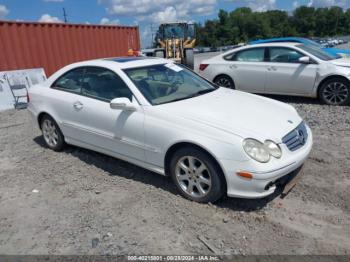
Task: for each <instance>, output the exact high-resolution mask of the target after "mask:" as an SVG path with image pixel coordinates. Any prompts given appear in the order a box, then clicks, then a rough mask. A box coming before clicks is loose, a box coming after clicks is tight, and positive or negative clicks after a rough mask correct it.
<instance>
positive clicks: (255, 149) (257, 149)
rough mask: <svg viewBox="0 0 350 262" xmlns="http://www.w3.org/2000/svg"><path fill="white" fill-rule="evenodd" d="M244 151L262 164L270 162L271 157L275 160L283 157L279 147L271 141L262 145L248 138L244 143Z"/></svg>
mask: <svg viewBox="0 0 350 262" xmlns="http://www.w3.org/2000/svg"><path fill="white" fill-rule="evenodd" d="M243 149H244V151H245V152H246V153H247V154H248V155H249V156H250V157H251V158H253V159H254V160H256V161H258V162H261V163H267V162H269V161H270V157H271V156H273V157H275V158H281V156H282V150H281V148H280V147H279V145H278V144H276V143H275V142H273V141H271V140H266V141H265V143H261V142H260V141H258V140H255V139H253V138H247V139H244V141H243Z"/></svg>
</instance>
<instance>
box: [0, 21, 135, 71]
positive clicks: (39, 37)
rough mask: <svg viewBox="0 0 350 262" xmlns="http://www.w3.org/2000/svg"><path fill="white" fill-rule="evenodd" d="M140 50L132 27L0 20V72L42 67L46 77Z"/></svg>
mask: <svg viewBox="0 0 350 262" xmlns="http://www.w3.org/2000/svg"><path fill="white" fill-rule="evenodd" d="M130 48H132V49H133V50H139V49H140V37H139V28H138V27H134V26H112V25H85V24H61V23H57V24H56V23H31V22H11V21H0V71H7V70H19V69H29V68H39V67H42V68H44V70H45V73H46V75H47V76H50V75H51V74H52V73H54V72H55V71H57V70H58V69H59V68H61V67H63V66H65V65H67V64H70V63H73V62H77V61H82V60H87V59H95V58H103V57H115V56H126V55H127V54H128V50H129V49H130Z"/></svg>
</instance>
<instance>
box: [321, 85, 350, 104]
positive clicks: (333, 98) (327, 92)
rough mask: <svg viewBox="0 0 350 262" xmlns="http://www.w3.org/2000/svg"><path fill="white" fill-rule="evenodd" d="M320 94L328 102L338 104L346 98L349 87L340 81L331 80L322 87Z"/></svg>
mask: <svg viewBox="0 0 350 262" xmlns="http://www.w3.org/2000/svg"><path fill="white" fill-rule="evenodd" d="M322 96H323V98H324V100H325V101H326V102H327V103H328V104H331V105H339V104H342V103H344V102H345V101H346V100H347V99H348V97H349V89H348V88H347V86H346V85H344V84H343V83H341V82H331V83H329V84H328V85H327V86H326V87H325V88H324V89H323V92H322Z"/></svg>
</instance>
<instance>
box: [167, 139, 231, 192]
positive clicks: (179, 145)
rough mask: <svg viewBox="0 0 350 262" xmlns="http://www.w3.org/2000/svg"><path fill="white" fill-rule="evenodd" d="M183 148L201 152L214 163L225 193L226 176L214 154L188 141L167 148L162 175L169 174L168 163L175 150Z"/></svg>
mask: <svg viewBox="0 0 350 262" xmlns="http://www.w3.org/2000/svg"><path fill="white" fill-rule="evenodd" d="M184 147H193V148H196V149H198V150H200V151H202V152H203V153H205V154H207V155H208V156H209V157H210V158H211V159H212V160H213V161H214V163H215V164H216V165H217V168H218V169H219V170H220V173H221V179H223V182H224V183H223V184H224V186H225V190H226V191H227V180H226V176H225V173H224V169H223V168H222V166H221V164H220V162H219V161H218V160H217V159H216V157H215V156H214V154H213V153H211V152H210V151H209V150H207V149H206V148H204V147H203V146H201V145H198V144H196V143H193V142H190V141H182V142H176V143H175V144H173V145H171V146H170V147H169V148H168V150H167V151H166V153H165V157H164V173H165V175H167V176H168V175H169V174H170V161H171V158H172V156H173V155H174V153H175V152H176V151H177V150H179V149H180V148H184ZM226 191H225V192H226Z"/></svg>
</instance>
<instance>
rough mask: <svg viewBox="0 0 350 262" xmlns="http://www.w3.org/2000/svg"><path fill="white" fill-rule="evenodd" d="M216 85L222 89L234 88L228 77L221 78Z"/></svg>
mask: <svg viewBox="0 0 350 262" xmlns="http://www.w3.org/2000/svg"><path fill="white" fill-rule="evenodd" d="M215 84H217V85H218V86H222V87H227V88H233V86H232V83H231V81H230V80H229V79H228V78H227V77H219V78H218V79H217V80H216V81H215Z"/></svg>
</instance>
